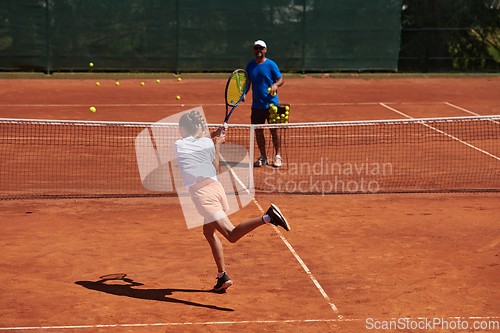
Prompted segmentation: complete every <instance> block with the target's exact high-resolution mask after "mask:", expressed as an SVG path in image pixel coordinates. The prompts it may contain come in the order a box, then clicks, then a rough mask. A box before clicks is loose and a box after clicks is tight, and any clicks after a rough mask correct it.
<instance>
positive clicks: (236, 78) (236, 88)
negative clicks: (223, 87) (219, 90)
mask: <svg viewBox="0 0 500 333" xmlns="http://www.w3.org/2000/svg"><path fill="white" fill-rule="evenodd" d="M246 87H247V77H246V75H245V73H236V74H235V75H233V76H232V77H231V80H230V81H229V85H228V87H227V93H226V102H227V104H229V105H230V106H234V105H236V104H237V103H238V102H239V101H240V99H241V97H242V96H243V94H244V93H245V92H246Z"/></svg>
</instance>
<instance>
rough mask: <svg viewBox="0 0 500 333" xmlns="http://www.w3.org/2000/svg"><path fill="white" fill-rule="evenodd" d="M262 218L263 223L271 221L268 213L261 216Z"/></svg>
mask: <svg viewBox="0 0 500 333" xmlns="http://www.w3.org/2000/svg"><path fill="white" fill-rule="evenodd" d="M262 220H263V221H264V223H269V222H271V216H269V214H266V215H264V216H262Z"/></svg>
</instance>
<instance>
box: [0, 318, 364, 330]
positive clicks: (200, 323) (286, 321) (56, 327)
mask: <svg viewBox="0 0 500 333" xmlns="http://www.w3.org/2000/svg"><path fill="white" fill-rule="evenodd" d="M360 320H361V319H288V320H287V319H285V320H241V321H206V322H199V323H194V322H191V323H150V324H109V325H66V326H26V327H0V331H17V330H56V329H59V330H64V329H77V328H81V329H82V328H116V327H154V326H202V325H235V324H240V325H241V324H281V323H284V324H286V323H322V322H349V321H360Z"/></svg>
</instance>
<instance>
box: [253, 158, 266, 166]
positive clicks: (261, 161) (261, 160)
mask: <svg viewBox="0 0 500 333" xmlns="http://www.w3.org/2000/svg"><path fill="white" fill-rule="evenodd" d="M264 165H269V163H268V161H267V158H266V157H264V156H261V157H259V158H258V159H257V161H255V163H254V164H253V166H254V167H255V168H259V167H261V166H264Z"/></svg>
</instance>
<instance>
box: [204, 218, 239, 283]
mask: <svg viewBox="0 0 500 333" xmlns="http://www.w3.org/2000/svg"><path fill="white" fill-rule="evenodd" d="M205 222H207V221H206V220H205ZM216 225H217V223H216V222H212V223H205V224H204V225H203V235H204V236H205V238H206V239H207V241H208V244H210V247H211V249H212V255H213V257H214V260H215V264H216V265H217V271H218V273H217V283H216V284H215V286H214V288H213V290H214V291H224V290H226V289H227V288H229V287H231V286H232V285H233V281H231V279H230V278H229V276H227V274H226V266H225V263H224V251H223V248H222V243H221V242H220V239H219V237H218V236H217V232H216V231H217V228H216Z"/></svg>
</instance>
